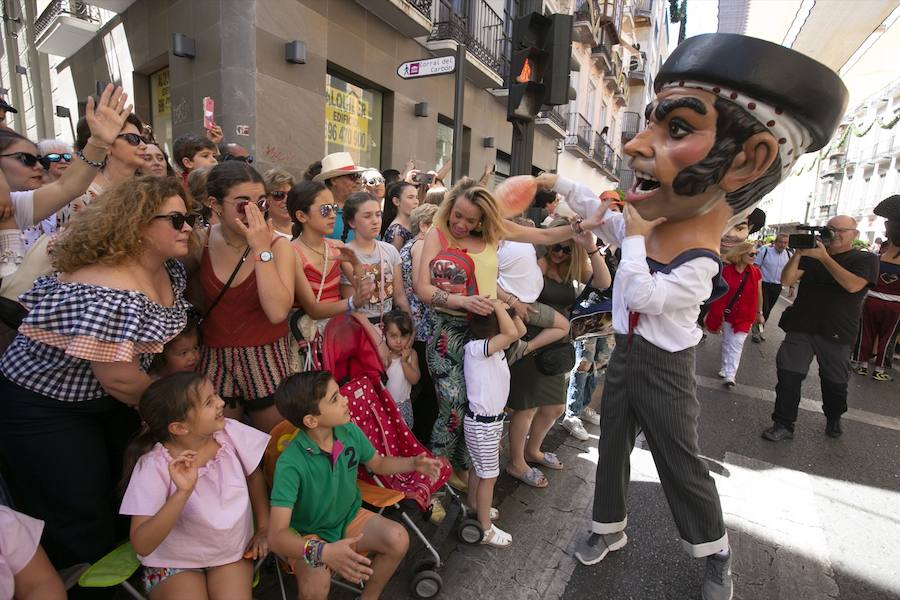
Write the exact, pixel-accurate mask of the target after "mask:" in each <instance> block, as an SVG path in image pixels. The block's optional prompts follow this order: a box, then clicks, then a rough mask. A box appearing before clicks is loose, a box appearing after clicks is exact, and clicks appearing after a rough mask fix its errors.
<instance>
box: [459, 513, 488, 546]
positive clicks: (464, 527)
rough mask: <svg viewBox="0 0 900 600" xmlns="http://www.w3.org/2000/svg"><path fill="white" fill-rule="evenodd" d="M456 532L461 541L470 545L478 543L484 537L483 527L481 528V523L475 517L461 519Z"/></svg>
mask: <svg viewBox="0 0 900 600" xmlns="http://www.w3.org/2000/svg"><path fill="white" fill-rule="evenodd" d="M456 533H457V535H458V536H459V540H460V541H461V542H464V543H466V544H471V545H474V544H480V543H481V540H482V538H484V529H482V528H481V523H479V522H478V521H476V520H475V519H463V520H462V522H461V523H460V524H459V530H458V531H457V532H456Z"/></svg>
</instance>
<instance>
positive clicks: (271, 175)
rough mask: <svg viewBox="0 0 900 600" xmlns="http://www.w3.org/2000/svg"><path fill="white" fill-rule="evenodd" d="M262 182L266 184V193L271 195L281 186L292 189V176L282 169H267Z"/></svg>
mask: <svg viewBox="0 0 900 600" xmlns="http://www.w3.org/2000/svg"><path fill="white" fill-rule="evenodd" d="M263 181H265V184H266V192H267V193H269V194H271V193H272V192H274V191H275V188H279V187H281V186H283V185H286V186H288V187H294V176H293V175H291V174H290V173H288V172H287V171H285V170H284V169H269V170H268V171H266V172H265V174H264V175H263Z"/></svg>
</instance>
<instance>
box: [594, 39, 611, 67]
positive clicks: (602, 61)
mask: <svg viewBox="0 0 900 600" xmlns="http://www.w3.org/2000/svg"><path fill="white" fill-rule="evenodd" d="M591 60H593V61H594V66H595V67H597V69H598V70H599V71H603V72H604V73H606V72H609V71H610V70H611V69H612V63H613V53H612V46H611V45H609V44H601V45H599V46H594V47H593V48H591Z"/></svg>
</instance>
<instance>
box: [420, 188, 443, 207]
mask: <svg viewBox="0 0 900 600" xmlns="http://www.w3.org/2000/svg"><path fill="white" fill-rule="evenodd" d="M446 195H447V188H445V187H444V186H442V185H436V186H432V187H430V188H428V191H427V192H425V199H424V200H423V204H434V205H435V206H440V204H441V202H443V201H444V196H446Z"/></svg>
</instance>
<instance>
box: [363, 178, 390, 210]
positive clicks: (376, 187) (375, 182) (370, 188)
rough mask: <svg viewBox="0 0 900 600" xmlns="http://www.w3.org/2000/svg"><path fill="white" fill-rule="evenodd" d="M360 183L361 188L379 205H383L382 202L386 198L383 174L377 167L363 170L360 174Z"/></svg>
mask: <svg viewBox="0 0 900 600" xmlns="http://www.w3.org/2000/svg"><path fill="white" fill-rule="evenodd" d="M362 184H363V190H365V191H367V192H369V193H370V194H372V195H373V196H375V197H376V198H378V201H379V202H380V203H381V206H382V207H384V203H385V200H386V198H385V197H384V190H385V183H384V176H383V175H382V174H381V172H380V171H379V170H378V169H369V170H367V171H363V174H362Z"/></svg>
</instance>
